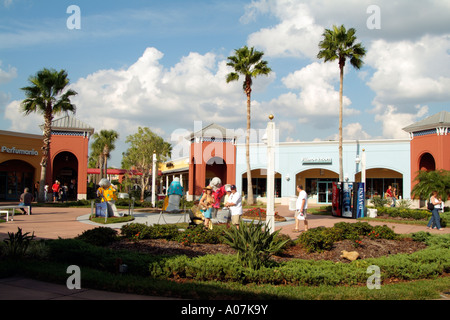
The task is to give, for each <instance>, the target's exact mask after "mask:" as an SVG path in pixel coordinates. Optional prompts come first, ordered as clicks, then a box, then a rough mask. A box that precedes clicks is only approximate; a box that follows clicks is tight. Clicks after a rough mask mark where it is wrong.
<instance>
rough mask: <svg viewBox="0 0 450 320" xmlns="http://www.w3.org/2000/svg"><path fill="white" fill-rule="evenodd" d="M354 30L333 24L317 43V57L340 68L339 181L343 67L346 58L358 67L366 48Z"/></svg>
mask: <svg viewBox="0 0 450 320" xmlns="http://www.w3.org/2000/svg"><path fill="white" fill-rule="evenodd" d="M355 33H356V30H355V29H354V28H350V29H348V30H346V29H345V27H344V25H341V26H340V27H337V26H333V30H329V29H325V32H324V33H323V40H322V41H320V43H319V48H320V51H319V53H318V54H317V58H319V59H324V62H328V61H334V60H336V59H337V60H338V62H339V70H340V86H339V181H341V182H342V181H343V180H344V169H343V160H342V117H343V115H342V113H343V111H342V97H343V91H344V90H343V88H344V67H345V62H346V60H347V59H350V64H351V65H352V66H353V67H354V68H356V69H358V70H359V69H360V68H361V67H362V66H363V64H364V62H363V60H362V58H363V57H364V56H365V55H366V49H365V48H364V47H363V46H362V45H361V43H355V42H356V36H355Z"/></svg>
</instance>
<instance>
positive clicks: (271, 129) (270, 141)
mask: <svg viewBox="0 0 450 320" xmlns="http://www.w3.org/2000/svg"><path fill="white" fill-rule="evenodd" d="M273 118H274V117H273V115H270V116H269V119H270V121H269V122H268V123H267V130H266V135H267V204H266V205H267V208H266V226H267V228H268V229H269V231H270V233H273V232H275V152H274V147H275V123H274V122H272V120H273Z"/></svg>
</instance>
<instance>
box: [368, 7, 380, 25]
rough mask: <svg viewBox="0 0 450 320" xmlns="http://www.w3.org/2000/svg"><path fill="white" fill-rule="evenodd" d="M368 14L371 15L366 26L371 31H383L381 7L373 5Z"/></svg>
mask: <svg viewBox="0 0 450 320" xmlns="http://www.w3.org/2000/svg"><path fill="white" fill-rule="evenodd" d="M366 12H367V14H370V16H369V18H367V21H366V26H367V29H369V30H374V29H377V30H379V29H381V9H380V7H379V6H377V5H375V4H372V5H370V6H368V7H367V10H366Z"/></svg>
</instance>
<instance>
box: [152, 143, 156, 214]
mask: <svg viewBox="0 0 450 320" xmlns="http://www.w3.org/2000/svg"><path fill="white" fill-rule="evenodd" d="M156 175H157V172H156V153H155V151H153V167H152V206H153V208H154V207H155V203H156V192H155V191H156V190H155V188H156Z"/></svg>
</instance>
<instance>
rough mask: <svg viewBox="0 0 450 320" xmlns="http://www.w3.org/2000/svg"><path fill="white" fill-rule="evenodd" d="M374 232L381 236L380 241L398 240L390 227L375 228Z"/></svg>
mask: <svg viewBox="0 0 450 320" xmlns="http://www.w3.org/2000/svg"><path fill="white" fill-rule="evenodd" d="M372 232H374V233H375V234H378V235H379V237H378V238H379V239H380V238H381V239H387V240H395V239H398V235H397V234H396V233H395V232H394V230H392V229H391V228H389V227H388V226H386V225H384V226H375V227H373V229H372Z"/></svg>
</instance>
